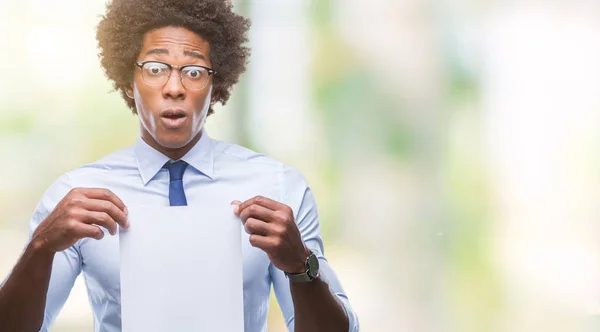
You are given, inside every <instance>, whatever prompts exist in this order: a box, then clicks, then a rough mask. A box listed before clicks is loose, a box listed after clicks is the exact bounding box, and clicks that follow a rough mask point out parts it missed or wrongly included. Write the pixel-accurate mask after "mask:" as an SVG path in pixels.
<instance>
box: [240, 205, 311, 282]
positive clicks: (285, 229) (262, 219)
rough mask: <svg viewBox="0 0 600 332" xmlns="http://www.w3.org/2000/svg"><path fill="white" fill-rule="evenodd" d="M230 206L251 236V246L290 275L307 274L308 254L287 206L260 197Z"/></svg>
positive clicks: (290, 210)
mask: <svg viewBox="0 0 600 332" xmlns="http://www.w3.org/2000/svg"><path fill="white" fill-rule="evenodd" d="M231 204H233V205H237V206H236V207H235V208H234V213H235V214H236V215H237V216H239V217H240V219H242V223H243V224H244V227H245V228H246V232H247V233H248V234H250V244H251V245H252V246H253V247H256V248H259V249H262V250H263V251H264V252H265V253H267V255H268V256H269V259H270V260H271V263H273V265H275V267H277V268H278V269H280V270H282V271H284V272H287V273H293V274H296V273H304V272H306V258H307V257H308V255H309V254H310V252H309V250H308V249H307V248H306V247H305V246H304V242H302V238H301V236H300V231H299V230H298V227H297V226H296V222H295V221H294V214H293V212H292V209H291V208H290V207H289V206H287V205H285V204H282V203H279V202H276V201H274V200H271V199H268V198H266V197H262V196H256V197H254V198H251V199H249V200H247V201H245V202H243V203H241V202H239V201H233V202H231Z"/></svg>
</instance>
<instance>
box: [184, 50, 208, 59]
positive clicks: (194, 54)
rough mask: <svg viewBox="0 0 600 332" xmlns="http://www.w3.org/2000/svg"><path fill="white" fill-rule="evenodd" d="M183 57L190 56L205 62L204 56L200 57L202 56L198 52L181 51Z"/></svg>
mask: <svg viewBox="0 0 600 332" xmlns="http://www.w3.org/2000/svg"><path fill="white" fill-rule="evenodd" d="M183 55H187V56H192V57H194V58H198V59H200V60H204V61H206V58H205V57H204V55H202V54H200V53H198V52H194V51H189V50H185V51H183Z"/></svg>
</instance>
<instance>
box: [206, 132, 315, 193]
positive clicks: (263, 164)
mask: <svg viewBox="0 0 600 332" xmlns="http://www.w3.org/2000/svg"><path fill="white" fill-rule="evenodd" d="M213 152H214V154H215V156H214V160H215V163H218V164H220V166H224V167H226V166H228V165H230V166H235V168H236V169H239V170H249V169H252V170H257V171H262V172H267V173H270V174H273V175H277V176H279V177H280V180H281V181H283V182H297V181H298V182H302V183H304V184H305V183H306V181H305V178H304V176H303V175H302V173H301V172H300V171H299V170H298V169H296V168H295V167H293V166H290V165H288V164H286V163H284V162H282V161H279V160H277V159H275V158H273V157H270V156H268V155H266V154H264V153H260V152H256V151H253V150H251V149H248V148H246V147H243V146H241V145H238V144H234V143H229V142H225V141H219V140H213Z"/></svg>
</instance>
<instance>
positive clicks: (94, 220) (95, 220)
mask: <svg viewBox="0 0 600 332" xmlns="http://www.w3.org/2000/svg"><path fill="white" fill-rule="evenodd" d="M83 222H84V223H86V224H94V225H98V226H102V227H104V228H106V229H107V230H108V232H109V233H110V235H115V234H117V223H116V222H115V220H114V219H113V218H112V217H111V216H110V215H109V214H108V213H106V212H97V211H87V212H86V218H85V220H83Z"/></svg>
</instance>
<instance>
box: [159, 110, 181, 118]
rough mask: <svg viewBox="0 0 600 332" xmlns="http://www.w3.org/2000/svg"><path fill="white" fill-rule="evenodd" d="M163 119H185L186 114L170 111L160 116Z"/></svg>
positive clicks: (179, 111)
mask: <svg viewBox="0 0 600 332" xmlns="http://www.w3.org/2000/svg"><path fill="white" fill-rule="evenodd" d="M160 116H161V117H163V118H168V119H179V118H183V117H185V112H184V111H183V110H179V109H169V110H166V111H164V112H162V113H161V114H160Z"/></svg>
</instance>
